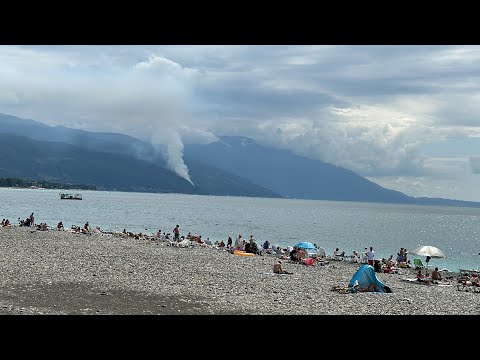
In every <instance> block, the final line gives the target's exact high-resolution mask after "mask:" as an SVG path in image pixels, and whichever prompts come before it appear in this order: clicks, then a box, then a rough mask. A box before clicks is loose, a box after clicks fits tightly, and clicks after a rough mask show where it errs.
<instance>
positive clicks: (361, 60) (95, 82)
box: [0, 45, 480, 197]
mask: <svg viewBox="0 0 480 360" xmlns="http://www.w3.org/2000/svg"><path fill="white" fill-rule="evenodd" d="M479 65H480V46H359V45H357V46H344V45H342V46H261V45H256V46H198V45H197V46H186V45H181V46H1V47H0V79H2V80H1V82H0V112H3V113H7V114H12V115H16V116H20V117H26V118H31V119H35V120H38V121H42V122H44V123H47V124H50V125H58V124H62V125H65V126H72V127H78V128H84V129H87V130H99V131H112V132H122V133H127V134H130V135H133V136H137V137H141V138H145V139H149V140H151V141H153V142H160V143H162V144H163V145H165V146H166V148H168V149H170V151H171V153H170V156H171V159H175V160H174V162H175V164H176V165H178V166H176V165H174V164H171V166H172V168H176V170H177V171H180V172H182V171H185V173H184V175H185V176H188V169H185V168H183V166H182V162H181V156H182V152H183V142H184V141H188V142H194V141H198V142H209V141H212V140H214V139H215V137H216V136H217V135H222V134H228V135H245V136H250V137H253V138H255V139H257V140H258V141H261V142H262V143H265V144H270V145H274V146H278V147H282V148H288V149H291V150H294V151H295V152H297V153H298V154H302V155H306V156H309V157H312V158H317V159H321V160H324V161H327V162H331V163H334V164H336V165H341V166H344V167H347V168H349V169H352V170H354V171H356V172H358V173H359V174H360V175H363V176H369V177H370V178H371V179H378V181H381V182H382V183H384V184H390V185H391V187H392V188H393V189H397V190H401V189H407V190H408V191H406V192H407V193H409V191H411V192H413V193H415V194H416V195H418V196H422V193H423V194H425V196H427V194H430V193H429V191H430V192H433V193H435V194H436V193H437V192H438V194H440V193H441V192H445V194H446V195H447V196H441V197H449V196H448V194H451V195H452V196H453V195H454V194H462V196H467V197H468V189H467V188H468V186H473V185H472V184H473V183H474V182H473V179H476V177H475V175H474V174H477V173H478V170H479V164H478V162H479V161H478V158H479V157H480V150H479V151H478V152H477V151H476V150H475V149H476V148H475V144H471V143H470V145H469V146H470V147H469V152H468V154H466V153H465V154H462V156H463V157H458V156H456V154H459V153H460V152H459V148H461V147H462V145H461V144H462V142H463V141H465V142H467V139H471V138H472V137H480V105H478V104H480V85H479V84H480V81H479V80H480V66H479ZM453 140H455V141H456V143H455V145H453ZM429 144H436V146H437V153H438V148H439V147H442V146H443V145H444V150H442V156H439V155H435V154H433V153H428V151H427V152H425V150H426V149H428V146H429ZM442 144H443V145H442ZM168 146H170V147H168ZM469 157H470V160H468V159H469ZM453 158H455V159H453ZM458 172H460V173H462V177H459V176H458V175H457V174H458ZM430 186H431V189H430ZM462 191H464V192H463V193H462ZM471 193H472V194H473V193H474V191H473V189H472V191H471ZM409 194H412V193H409ZM452 196H450V197H452ZM459 196H460V195H459ZM472 196H474V195H472Z"/></svg>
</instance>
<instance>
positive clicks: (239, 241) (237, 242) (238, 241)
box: [235, 234, 245, 251]
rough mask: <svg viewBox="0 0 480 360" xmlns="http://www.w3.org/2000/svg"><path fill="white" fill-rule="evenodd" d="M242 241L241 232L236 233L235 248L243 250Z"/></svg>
mask: <svg viewBox="0 0 480 360" xmlns="http://www.w3.org/2000/svg"><path fill="white" fill-rule="evenodd" d="M244 243H245V242H244V241H243V239H242V234H238V237H237V239H236V240H235V250H238V251H243V250H244V248H245V247H244Z"/></svg>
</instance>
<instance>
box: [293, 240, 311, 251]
mask: <svg viewBox="0 0 480 360" xmlns="http://www.w3.org/2000/svg"><path fill="white" fill-rule="evenodd" d="M295 246H296V247H297V248H299V249H315V245H313V244H312V243H311V242H308V241H303V242H299V243H298V244H296V245H295Z"/></svg>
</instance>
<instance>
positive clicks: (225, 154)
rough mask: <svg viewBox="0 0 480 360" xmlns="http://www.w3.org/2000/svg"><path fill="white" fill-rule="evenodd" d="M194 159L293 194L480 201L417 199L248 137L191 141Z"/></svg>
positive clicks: (437, 202)
mask: <svg viewBox="0 0 480 360" xmlns="http://www.w3.org/2000/svg"><path fill="white" fill-rule="evenodd" d="M184 152H185V156H188V157H191V158H192V161H202V162H204V163H207V164H214V165H215V166H216V167H218V168H221V169H223V170H225V171H227V172H231V173H234V174H237V175H240V176H242V177H245V178H247V179H249V180H251V181H252V182H254V183H256V184H259V185H262V186H264V187H267V188H269V189H272V190H273V191H274V192H276V193H278V194H280V195H281V196H283V197H287V198H299V199H318V200H348V201H366V202H388V203H404V204H424V205H462V206H478V207H480V203H477V202H468V201H459V200H449V199H438V198H435V199H429V198H414V197H410V196H407V195H405V194H403V193H401V192H399V191H394V190H390V189H386V188H384V187H382V186H380V185H378V184H376V183H374V182H372V181H370V180H368V179H366V178H364V177H362V176H360V175H358V174H356V173H354V172H353V171H351V170H348V169H345V168H342V167H339V166H335V165H332V164H328V163H325V162H322V161H319V160H312V159H308V158H305V157H302V156H298V155H295V154H294V153H292V152H290V151H288V150H279V149H273V148H268V147H265V146H262V145H259V144H257V143H256V142H255V141H254V140H252V139H249V138H245V137H235V136H224V137H221V138H220V141H218V142H215V143H211V144H208V145H198V144H195V145H192V144H190V145H186V146H185V150H184Z"/></svg>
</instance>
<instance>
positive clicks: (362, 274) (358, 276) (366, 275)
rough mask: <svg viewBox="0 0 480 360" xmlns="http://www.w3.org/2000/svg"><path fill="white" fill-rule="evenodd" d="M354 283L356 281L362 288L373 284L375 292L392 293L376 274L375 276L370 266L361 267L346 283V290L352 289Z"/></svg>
mask: <svg viewBox="0 0 480 360" xmlns="http://www.w3.org/2000/svg"><path fill="white" fill-rule="evenodd" d="M356 281H358V285H363V286H369V285H371V284H375V292H382V293H384V292H386V293H391V292H392V290H391V289H390V288H389V287H388V286H386V285H385V284H384V283H382V282H381V281H380V280H379V279H378V278H377V274H375V269H374V268H373V266H371V265H362V266H361V267H360V269H358V270H357V272H356V273H355V275H353V277H352V279H351V280H350V282H349V283H348V288H349V289H352V288H353V286H354V285H355V282H356Z"/></svg>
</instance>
